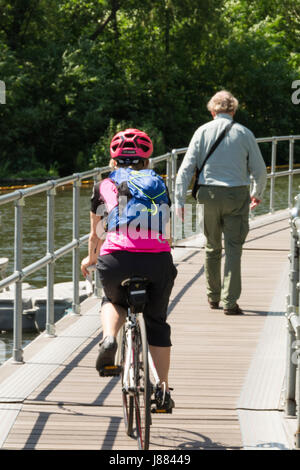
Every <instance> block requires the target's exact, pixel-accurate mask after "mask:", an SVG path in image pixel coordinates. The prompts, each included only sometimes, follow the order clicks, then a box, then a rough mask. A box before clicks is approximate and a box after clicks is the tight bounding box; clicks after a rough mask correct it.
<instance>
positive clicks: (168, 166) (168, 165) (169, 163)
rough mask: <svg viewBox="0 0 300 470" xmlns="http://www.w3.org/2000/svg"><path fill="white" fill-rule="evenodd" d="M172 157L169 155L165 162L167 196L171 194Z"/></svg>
mask: <svg viewBox="0 0 300 470" xmlns="http://www.w3.org/2000/svg"><path fill="white" fill-rule="evenodd" d="M171 158H172V155H171V154H169V155H168V158H167V162H166V173H167V177H166V180H167V188H168V190H169V194H171V192H172V160H171Z"/></svg>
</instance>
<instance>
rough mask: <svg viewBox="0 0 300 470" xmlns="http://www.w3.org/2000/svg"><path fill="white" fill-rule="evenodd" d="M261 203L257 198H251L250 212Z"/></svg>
mask: <svg viewBox="0 0 300 470" xmlns="http://www.w3.org/2000/svg"><path fill="white" fill-rule="evenodd" d="M260 202H261V200H260V199H257V198H256V197H252V198H251V203H250V210H252V209H254V208H255V207H256V206H258V204H259V203H260Z"/></svg>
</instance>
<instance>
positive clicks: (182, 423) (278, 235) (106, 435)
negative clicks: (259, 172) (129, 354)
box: [0, 220, 289, 450]
mask: <svg viewBox="0 0 300 470" xmlns="http://www.w3.org/2000/svg"><path fill="white" fill-rule="evenodd" d="M288 249H289V227H288V222H287V220H283V221H282V220H281V221H277V222H274V223H273V224H272V225H263V226H261V227H257V228H255V229H253V230H252V231H251V232H250V234H249V237H248V241H247V243H246V245H245V250H244V253H243V261H242V275H243V291H242V296H241V299H240V301H239V304H240V306H241V307H242V308H243V310H244V312H245V314H244V315H243V316H239V317H228V316H225V315H224V314H223V311H222V310H214V311H213V310H210V309H209V308H208V306H207V300H206V293H205V275H204V272H203V262H204V251H203V250H195V252H194V253H193V254H190V255H189V256H187V257H186V260H184V261H181V262H178V263H177V268H178V276H177V279H176V283H175V286H174V290H173V292H172V296H171V299H170V305H169V319H168V321H169V323H170V325H171V328H172V343H173V348H172V357H171V371H170V385H171V386H172V387H174V392H173V396H174V399H175V402H176V408H175V410H174V412H173V414H172V415H167V416H156V415H154V416H153V425H152V428H151V449H153V450H156V449H160V450H163V449H166V450H167V449H241V448H242V437H241V432H240V427H239V419H238V412H237V402H238V399H239V396H240V393H241V390H242V386H243V383H244V380H245V377H246V374H247V371H248V369H249V366H250V363H251V359H252V357H253V354H254V352H255V348H256V346H257V343H258V339H259V336H260V332H261V330H262V328H263V325H264V322H265V319H266V315H267V314H268V312H269V308H270V305H271V304H272V299H273V295H274V288H275V286H276V282H277V280H278V279H279V277H280V274H281V272H282V270H283V267H284V266H285V265H286V262H287V254H288V253H287V250H288ZM275 313H276V312H274V314H275ZM100 338H101V330H97V331H96V332H95V334H93V335H91V337H90V338H89V339H88V340H86V341H85V342H84V343H83V344H82V345H81V346H80V347H79V348H78V349H77V350H76V351H74V352H73V353H72V354H71V355H70V356H69V357H68V358H67V359H66V360H65V361H64V362H63V363H62V364H58V366H57V368H56V369H55V370H54V371H53V372H52V373H51V374H50V375H49V376H48V377H47V379H46V380H45V381H44V382H43V383H41V384H40V385H39V386H38V387H37V388H36V389H35V390H34V391H33V392H32V393H30V395H29V396H28V397H27V399H26V400H25V402H24V404H23V407H22V410H21V412H20V413H19V415H18V417H17V419H16V421H15V424H14V426H13V428H12V429H11V431H10V433H9V434H8V436H7V439H6V441H5V443H4V445H3V448H5V449H71V450H72V449H112V450H114V449H116V450H122V449H134V450H135V449H136V448H137V445H136V441H135V439H132V438H129V437H128V436H126V435H125V432H124V429H123V428H124V426H123V417H122V409H121V394H120V383H119V379H117V378H113V379H103V378H99V376H98V374H97V372H96V370H95V367H94V365H95V361H96V357H97V350H98V343H99V340H100ZM0 408H1V404H0Z"/></svg>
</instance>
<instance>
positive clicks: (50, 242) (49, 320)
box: [46, 188, 56, 337]
mask: <svg viewBox="0 0 300 470" xmlns="http://www.w3.org/2000/svg"><path fill="white" fill-rule="evenodd" d="M55 194H56V190H55V188H52V189H50V190H49V191H48V192H47V253H48V254H50V255H53V254H54V211H55V202H54V201H55ZM54 320H55V319H54V261H52V262H51V263H49V264H47V311H46V335H47V336H50V337H53V336H55V324H54Z"/></svg>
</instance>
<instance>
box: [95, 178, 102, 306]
mask: <svg viewBox="0 0 300 470" xmlns="http://www.w3.org/2000/svg"><path fill="white" fill-rule="evenodd" d="M101 177H102V174H101V173H97V174H96V175H95V176H94V184H96V183H97V182H98V181H99V180H100V179H101ZM94 280H95V288H94V295H95V296H96V297H97V298H98V299H101V297H102V284H101V280H100V275H99V272H98V270H97V269H96V270H95V274H94Z"/></svg>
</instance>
